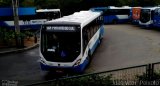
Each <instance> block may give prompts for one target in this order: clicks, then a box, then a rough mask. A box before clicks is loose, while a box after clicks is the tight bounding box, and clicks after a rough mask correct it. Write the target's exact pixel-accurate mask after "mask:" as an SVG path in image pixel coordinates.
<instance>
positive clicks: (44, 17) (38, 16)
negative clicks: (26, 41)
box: [0, 8, 61, 30]
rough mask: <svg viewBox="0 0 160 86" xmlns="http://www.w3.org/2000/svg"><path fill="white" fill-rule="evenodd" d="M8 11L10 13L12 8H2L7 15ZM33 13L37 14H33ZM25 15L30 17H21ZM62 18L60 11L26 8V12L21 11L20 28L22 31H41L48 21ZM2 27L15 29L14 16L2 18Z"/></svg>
mask: <svg viewBox="0 0 160 86" xmlns="http://www.w3.org/2000/svg"><path fill="white" fill-rule="evenodd" d="M8 10H9V12H10V8H2V9H1V10H0V12H1V11H4V12H6V13H7V12H8ZM30 10H31V11H30ZM33 11H35V12H34V13H32V12H33ZM6 13H4V14H6ZM23 13H28V15H20V14H23ZM29 13H30V14H29ZM60 17H61V11H60V9H38V10H36V9H35V8H26V9H24V10H20V13H19V26H20V29H21V30H23V29H38V30H39V29H40V28H41V25H42V24H44V23H45V22H46V21H49V20H52V19H56V18H60ZM0 26H1V27H7V28H9V29H15V28H14V17H13V15H8V16H5V15H4V16H0Z"/></svg>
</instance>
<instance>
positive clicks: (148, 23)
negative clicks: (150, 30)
mask: <svg viewBox="0 0 160 86" xmlns="http://www.w3.org/2000/svg"><path fill="white" fill-rule="evenodd" d="M157 8H160V7H144V8H141V14H140V20H139V24H140V25H141V26H144V27H152V26H153V17H154V10H155V9H157Z"/></svg>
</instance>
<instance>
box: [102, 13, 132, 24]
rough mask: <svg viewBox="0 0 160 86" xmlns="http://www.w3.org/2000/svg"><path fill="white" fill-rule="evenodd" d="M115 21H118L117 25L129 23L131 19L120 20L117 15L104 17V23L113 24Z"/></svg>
mask: <svg viewBox="0 0 160 86" xmlns="http://www.w3.org/2000/svg"><path fill="white" fill-rule="evenodd" d="M114 21H116V23H125V22H128V21H129V18H127V19H119V18H118V17H117V16H116V15H109V16H104V23H113V22H114Z"/></svg>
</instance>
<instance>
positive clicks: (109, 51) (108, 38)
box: [86, 24, 160, 72]
mask: <svg viewBox="0 0 160 86" xmlns="http://www.w3.org/2000/svg"><path fill="white" fill-rule="evenodd" d="M159 38H160V31H159V30H156V29H143V28H140V27H138V26H134V25H127V24H123V25H106V26H105V36H104V39H103V42H102V44H101V46H100V47H98V48H97V50H96V52H95V54H94V56H93V59H92V62H91V64H90V66H89V67H88V69H87V70H86V72H99V71H107V70H113V69H119V68H126V67H132V66H138V65H143V64H149V63H155V62H160V40H159Z"/></svg>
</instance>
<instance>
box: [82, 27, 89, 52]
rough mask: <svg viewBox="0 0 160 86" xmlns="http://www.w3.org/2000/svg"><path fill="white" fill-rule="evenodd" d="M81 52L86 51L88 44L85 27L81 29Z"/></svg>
mask: <svg viewBox="0 0 160 86" xmlns="http://www.w3.org/2000/svg"><path fill="white" fill-rule="evenodd" d="M82 33H83V51H84V49H86V46H87V44H88V34H87V27H84V28H83V32H82Z"/></svg>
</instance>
